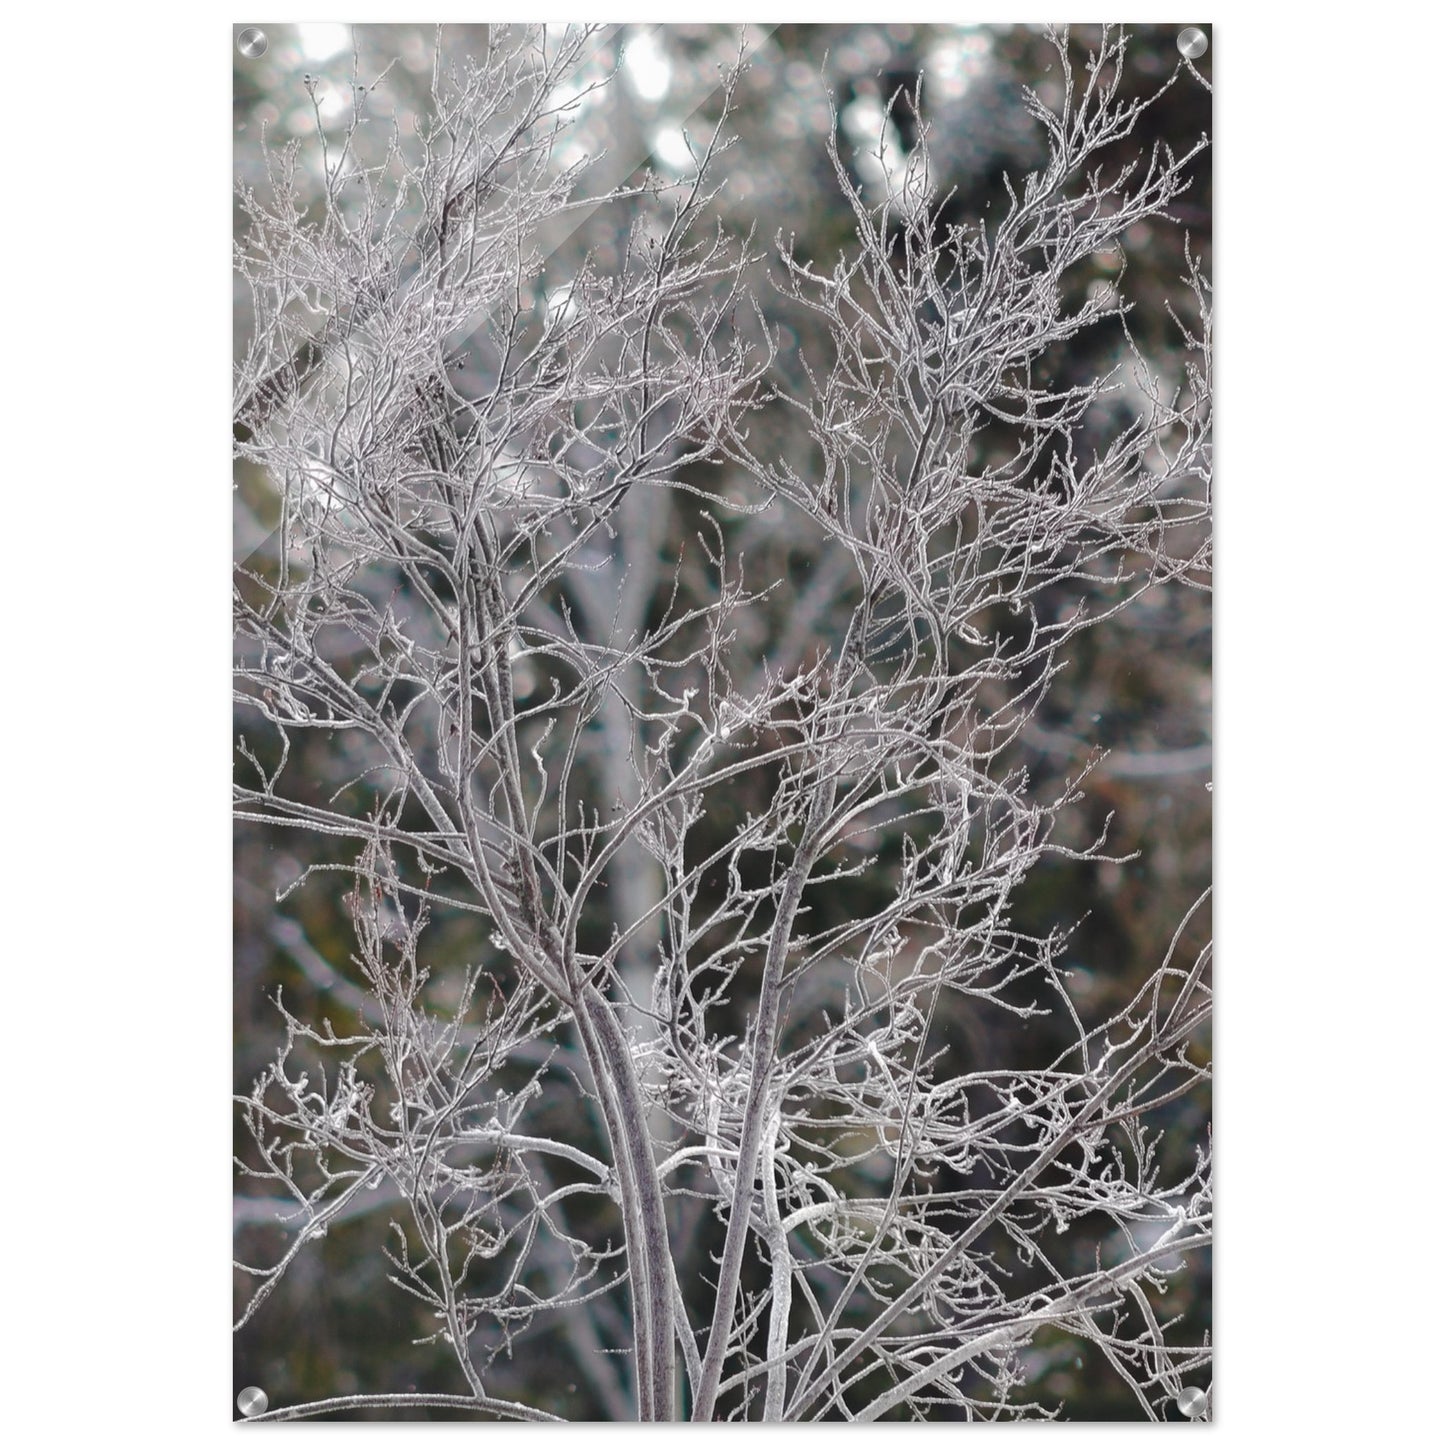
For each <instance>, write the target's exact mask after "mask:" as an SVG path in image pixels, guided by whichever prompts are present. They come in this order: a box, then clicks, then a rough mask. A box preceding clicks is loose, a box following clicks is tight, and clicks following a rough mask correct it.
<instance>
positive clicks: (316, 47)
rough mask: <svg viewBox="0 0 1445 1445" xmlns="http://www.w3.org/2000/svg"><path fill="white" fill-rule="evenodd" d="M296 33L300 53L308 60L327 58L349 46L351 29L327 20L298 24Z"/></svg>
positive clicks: (347, 48)
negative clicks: (320, 22) (299, 42)
mask: <svg viewBox="0 0 1445 1445" xmlns="http://www.w3.org/2000/svg"><path fill="white" fill-rule="evenodd" d="M296 34H297V36H298V37H299V39H300V41H301V50H302V53H303V54H304V55H305V56H306V58H307V59H308V60H329V59H330V58H331V57H332V56H333V55H335V54H337V53H338V52H339V51H342V50H349V49H350V48H351V29H350V27H349V26H346V25H337V24H335V23H331V22H328V23H327V24H324V25H298V26H297V27H296Z"/></svg>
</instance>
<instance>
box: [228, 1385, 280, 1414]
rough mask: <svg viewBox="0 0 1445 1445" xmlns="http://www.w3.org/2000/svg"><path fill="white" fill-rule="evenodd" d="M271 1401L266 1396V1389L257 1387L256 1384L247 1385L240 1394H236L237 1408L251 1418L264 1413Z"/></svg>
mask: <svg viewBox="0 0 1445 1445" xmlns="http://www.w3.org/2000/svg"><path fill="white" fill-rule="evenodd" d="M270 1403H271V1402H270V1401H269V1400H268V1399H267V1398H266V1392H265V1391H264V1390H260V1389H257V1388H256V1386H255V1385H247V1386H246V1388H245V1389H244V1390H242V1391H241V1393H240V1394H239V1395H237V1396H236V1408H237V1409H238V1410H239V1411H240V1412H241V1413H242V1414H243V1415H244V1416H245V1417H246V1418H247V1419H248V1420H249V1419H251V1417H252V1416H254V1415H264V1414H265V1413H266V1407H267V1406H268V1405H269V1404H270Z"/></svg>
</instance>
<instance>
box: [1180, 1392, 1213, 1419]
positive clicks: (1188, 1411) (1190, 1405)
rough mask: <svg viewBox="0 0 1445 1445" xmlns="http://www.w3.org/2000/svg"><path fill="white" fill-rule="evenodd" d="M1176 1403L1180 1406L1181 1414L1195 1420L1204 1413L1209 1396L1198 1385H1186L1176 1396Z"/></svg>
mask: <svg viewBox="0 0 1445 1445" xmlns="http://www.w3.org/2000/svg"><path fill="white" fill-rule="evenodd" d="M1174 1403H1175V1404H1176V1405H1177V1406H1178V1407H1179V1413H1180V1414H1181V1415H1184V1416H1186V1417H1187V1418H1188V1419H1190V1420H1193V1419H1195V1418H1197V1417H1198V1416H1200V1415H1202V1414H1203V1413H1204V1407H1205V1406H1206V1405H1208V1403H1209V1397H1208V1396H1207V1395H1206V1394H1205V1393H1204V1391H1203V1390H1201V1389H1200V1388H1199V1386H1198V1385H1186V1386H1185V1387H1184V1389H1182V1390H1181V1391H1180V1392H1179V1393H1178V1394H1177V1395H1176V1396H1175V1397H1174Z"/></svg>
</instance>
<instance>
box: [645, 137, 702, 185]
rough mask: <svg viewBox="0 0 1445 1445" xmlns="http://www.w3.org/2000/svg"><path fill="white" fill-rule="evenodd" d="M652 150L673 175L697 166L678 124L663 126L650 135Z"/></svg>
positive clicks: (681, 173) (683, 173)
mask: <svg viewBox="0 0 1445 1445" xmlns="http://www.w3.org/2000/svg"><path fill="white" fill-rule="evenodd" d="M652 152H653V154H654V155H655V156H656V157H657V158H658V160H660V161H661V162H662V163H663V165H665V166H666V167H667V168H668V170H670V171H672V172H673V173H674V174H675V175H685V174H686V173H687V172H689V171H692V170H695V169H696V167H697V163H696V162H695V161H694V160H693V158H692V151H691V150H690V149H689V148H688V144H687V137H686V136H684V135H683V133H682V130H681V128H680V127H678V126H675V125H667V126H663V128H662V129H661V130H659V131H658V132H657V133H656V134H655V135H654V136H653V137H652Z"/></svg>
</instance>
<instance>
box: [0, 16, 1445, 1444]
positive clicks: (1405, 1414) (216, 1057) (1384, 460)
mask: <svg viewBox="0 0 1445 1445" xmlns="http://www.w3.org/2000/svg"><path fill="white" fill-rule="evenodd" d="M527 8H528V7H525V6H522V5H517V6H514V7H512V9H513V13H514V14H516V13H518V12H522V11H523V10H525V9H527ZM408 13H411V14H416V15H418V16H421V17H424V18H428V19H435V18H466V19H469V20H476V19H480V18H485V12H483V13H482V14H478V13H477V12H471V13H468V14H466V15H465V16H464V17H462V16H448V15H445V14H443V15H441V16H438V13H437V11H436V10H434V9H430V8H421V9H419V8H418V7H416V6H409V5H408V6H403V5H398V4H395V3H393V4H388V5H380V6H379V5H375V4H353V5H351V6H349V7H348V8H347V9H346V10H345V11H342V12H338V11H336V10H334V9H328V10H325V11H322V12H315V11H313V12H310V13H303V14H301V15H299V16H296V15H293V16H292V17H288V18H297V19H314V20H323V19H343V20H365V19H379V20H397V19H400V18H404V16H405V15H406V14H408ZM1424 13H1425V12H1424V9H1423V7H1408V9H1407V7H1403V6H1388V5H1379V4H1376V5H1371V6H1369V7H1363V8H1361V9H1359V10H1350V9H1347V8H1346V7H1342V6H1318V5H1317V6H1314V7H1311V8H1310V9H1308V10H1303V9H1301V10H1298V11H1296V12H1295V15H1296V16H1299V17H1302V18H1291V17H1290V16H1288V15H1286V14H1284V13H1283V12H1275V13H1272V14H1271V13H1267V12H1266V11H1265V9H1264V7H1263V5H1261V4H1259V3H1253V4H1223V3H1216V4H1215V5H1213V6H1212V7H1211V9H1210V11H1209V12H1208V13H1207V14H1203V15H1201V14H1188V15H1184V14H1181V15H1180V16H1179V17H1178V19H1179V23H1180V24H1181V26H1182V25H1185V24H1189V23H1211V22H1212V23H1213V24H1214V25H1215V27H1216V28H1215V30H1214V45H1213V50H1212V53H1211V55H1210V57H1209V66H1210V73H1211V74H1212V76H1213V79H1214V82H1215V87H1216V90H1215V94H1216V129H1215V136H1214V139H1215V147H1216V148H1215V153H1214V160H1215V168H1216V180H1217V191H1216V197H1217V208H1216V221H1217V232H1216V241H1217V249H1216V257H1217V267H1216V275H1215V284H1216V292H1217V297H1218V311H1217V318H1218V329H1217V341H1218V377H1219V382H1220V408H1219V423H1218V440H1219V467H1218V502H1219V510H1218V531H1217V537H1218V547H1219V560H1220V577H1219V592H1218V598H1217V604H1216V619H1217V622H1218V638H1217V659H1218V664H1219V681H1218V689H1217V697H1218V702H1219V709H1218V715H1217V737H1218V740H1219V756H1218V764H1217V768H1216V773H1215V777H1216V790H1215V798H1216V802H1217V808H1218V814H1217V816H1218V823H1219V828H1218V834H1217V847H1216V859H1217V877H1216V881H1217V884H1218V886H1219V894H1218V907H1217V914H1216V916H1217V919H1218V922H1219V930H1220V955H1219V966H1218V973H1217V982H1218V988H1219V998H1220V1001H1221V1006H1222V1007H1221V1019H1220V1023H1219V1027H1218V1033H1217V1040H1218V1047H1217V1059H1218V1065H1219V1076H1220V1079H1219V1091H1218V1097H1219V1108H1218V1113H1217V1121H1216V1138H1217V1143H1218V1146H1219V1153H1220V1158H1221V1168H1220V1174H1219V1178H1220V1186H1221V1201H1220V1213H1221V1217H1222V1221H1223V1223H1222V1228H1221V1231H1220V1247H1219V1252H1218V1266H1217V1275H1216V1278H1217V1281H1218V1294H1217V1309H1216V1320H1217V1334H1218V1339H1219V1343H1220V1355H1219V1360H1218V1366H1217V1372H1216V1377H1215V1378H1216V1416H1217V1421H1218V1424H1217V1425H1216V1427H1215V1428H1216V1430H1217V1431H1221V1432H1222V1433H1223V1434H1224V1435H1226V1436H1228V1437H1230V1438H1231V1439H1237V1440H1242V1441H1248V1440H1255V1439H1259V1440H1273V1439H1274V1438H1276V1436H1277V1435H1278V1434H1280V1433H1281V1432H1286V1433H1288V1435H1289V1436H1290V1438H1296V1437H1298V1436H1304V1435H1310V1434H1313V1433H1314V1432H1316V1431H1324V1430H1326V1429H1328V1430H1329V1433H1330V1434H1331V1435H1333V1434H1334V1433H1335V1432H1336V1431H1337V1430H1343V1431H1349V1432H1350V1433H1354V1431H1356V1430H1359V1429H1361V1428H1364V1429H1371V1430H1373V1431H1375V1432H1377V1433H1378V1434H1379V1437H1380V1438H1381V1439H1385V1440H1412V1439H1415V1438H1423V1437H1424V1436H1425V1435H1426V1434H1427V1433H1429V1434H1430V1435H1431V1437H1432V1438H1434V1435H1433V1432H1434V1431H1435V1430H1438V1428H1439V1419H1438V1415H1437V1414H1435V1413H1434V1412H1435V1410H1436V1409H1437V1407H1436V1406H1435V1403H1434V1396H1433V1387H1434V1385H1435V1383H1436V1375H1435V1371H1434V1370H1433V1369H1432V1366H1434V1365H1435V1362H1436V1357H1437V1353H1438V1352H1437V1350H1435V1349H1434V1348H1432V1345H1433V1341H1432V1324H1433V1320H1432V1319H1431V1318H1430V1317H1427V1311H1429V1312H1430V1315H1431V1316H1433V1315H1434V1314H1436V1313H1437V1312H1438V1303H1437V1300H1438V1278H1439V1270H1438V1267H1437V1266H1436V1264H1435V1259H1436V1258H1437V1257H1438V1254H1439V1251H1440V1227H1439V1205H1438V1192H1439V1186H1438V1183H1437V1182H1436V1181H1437V1180H1438V1178H1439V1162H1438V1153H1439V1143H1440V1138H1441V1130H1440V1123H1439V1118H1440V1113H1441V1108H1442V1105H1441V1100H1440V1097H1439V1085H1438V1083H1437V1084H1436V1085H1435V1086H1434V1087H1430V1086H1429V1084H1428V1076H1429V1075H1430V1074H1432V1073H1435V1074H1437V1077H1438V1071H1436V1070H1434V1069H1432V1068H1431V1067H1430V1065H1431V1063H1432V1061H1433V1055H1434V1052H1435V1048H1436V1045H1437V1040H1438V1036H1439V1033H1440V1029H1441V1014H1440V1010H1439V990H1438V987H1437V985H1436V977H1437V975H1438V973H1439V970H1440V965H1441V961H1442V949H1441V945H1440V939H1439V929H1438V925H1437V922H1436V913H1437V910H1436V909H1435V907H1434V905H1433V902H1431V900H1432V899H1433V896H1434V895H1433V890H1434V889H1435V888H1436V887H1438V886H1439V880H1440V874H1441V869H1440V866H1439V865H1440V861H1441V860H1440V848H1439V846H1438V843H1437V841H1436V839H1437V837H1438V832H1439V817H1438V814H1439V811H1440V792H1441V786H1440V771H1441V747H1440V743H1441V730H1440V727H1439V722H1438V718H1439V704H1438V701H1437V700H1436V699H1437V691H1438V689H1437V687H1436V683H1435V675H1436V673H1437V672H1438V670H1439V662H1440V657H1441V645H1440V643H1439V641H1438V629H1437V628H1436V627H1435V626H1434V625H1433V624H1434V622H1435V614H1436V613H1437V612H1438V611H1439V610H1440V608H1441V603H1442V585H1441V574H1442V572H1445V567H1442V561H1441V559H1440V558H1439V556H1438V555H1437V549H1438V548H1439V547H1440V545H1441V542H1442V540H1445V532H1442V528H1441V520H1442V519H1441V508H1440V502H1439V497H1440V492H1441V489H1442V487H1445V468H1442V466H1441V462H1440V459H1439V458H1440V449H1439V444H1438V442H1437V441H1436V440H1435V438H1434V436H1433V432H1432V428H1431V425H1430V421H1431V417H1432V415H1433V414H1437V413H1438V412H1439V410H1440V400H1439V392H1440V387H1439V381H1438V375H1439V367H1438V362H1437V356H1438V352H1439V347H1440V340H1439V335H1440V322H1441V305H1440V299H1439V290H1440V277H1439V272H1440V256H1441V250H1442V247H1441V242H1440V237H1439V231H1438V217H1437V216H1436V215H1435V214H1434V212H1433V210H1432V206H1435V205H1438V193H1439V189H1440V185H1439V180H1440V176H1441V174H1442V164H1441V159H1440V118H1439V86H1440V64H1439V50H1440V44H1439V41H1440V27H1439V24H1438V22H1436V21H1432V22H1431V23H1430V26H1429V28H1425V27H1422V26H1420V25H1419V24H1418V22H1416V21H1415V20H1414V15H1416V14H1424ZM201 14H204V12H201V11H199V10H196V9H191V8H183V7H182V6H180V5H171V6H160V5H151V6H142V7H132V8H125V7H117V8H109V9H107V10H105V11H103V12H102V11H99V10H89V9H85V10H82V9H81V8H79V7H74V8H67V9H61V8H59V7H49V6H37V7H35V8H34V9H33V10H31V11H30V12H29V14H28V15H27V16H26V18H25V19H24V20H22V21H21V22H20V25H19V28H18V29H16V28H15V22H14V20H13V18H12V20H10V21H8V22H7V30H6V31H4V32H0V39H3V41H4V43H5V47H6V56H5V69H6V87H7V91H8V94H7V97H6V99H7V104H6V107H5V116H6V121H5V130H4V137H5V147H6V161H5V163H4V165H3V166H0V194H3V196H4V200H3V203H0V214H3V216H4V222H3V226H0V236H3V245H4V269H3V271H0V276H3V277H4V279H5V283H6V285H5V288H4V290H3V292H0V334H3V336H4V348H3V352H0V355H3V356H4V359H5V387H4V391H3V393H0V395H3V396H4V398H5V402H6V405H5V407H4V413H3V414H4V417H5V423H4V438H5V442H6V446H5V449H4V453H3V458H4V463H5V465H4V470H3V473H0V476H3V480H4V486H5V489H6V495H7V496H8V498H9V506H8V508H7V510H6V512H5V513H4V514H3V520H0V555H3V559H4V570H3V573H0V577H3V592H0V596H3V598H4V601H5V615H4V624H5V633H4V636H5V643H6V645H5V649H4V653H3V656H4V657H5V658H6V659H7V660H8V663H9V665H8V667H7V668H6V669H5V674H4V690H5V691H4V696H5V705H4V708H3V712H0V726H3V728H4V741H5V747H4V752H3V754H0V756H3V758H4V761H5V770H4V776H5V777H6V778H8V784H7V785H6V786H5V788H4V792H3V795H0V796H3V803H4V811H3V813H0V819H3V825H4V834H5V835H6V836H5V843H4V849H3V853H4V857H5V861H6V869H5V874H4V876H5V879H6V882H7V884H8V887H7V888H6V910H5V911H6V915H7V919H6V923H7V926H6V927H5V928H4V929H3V932H0V954H3V957H4V958H5V959H6V960H7V961H6V962H5V963H4V964H3V965H0V968H3V973H0V978H3V979H4V981H5V985H6V986H5V987H4V988H3V991H0V1021H3V1027H0V1039H3V1045H0V1059H3V1067H4V1082H5V1089H4V1094H3V1100H4V1108H5V1117H6V1128H5V1131H4V1135H3V1140H4V1157H5V1158H6V1159H7V1161H8V1167H7V1169H6V1171H5V1172H6V1178H7V1181H8V1182H7V1183H6V1184H5V1185H4V1186H3V1190H0V1198H3V1199H4V1210H5V1216H6V1224H5V1232H4V1235H3V1240H4V1252H5V1273H4V1278H3V1283H0V1289H3V1294H4V1297H5V1299H6V1313H7V1315H9V1316H10V1317H11V1319H12V1321H13V1326H12V1329H11V1330H10V1331H7V1334H8V1335H9V1336H10V1339H9V1343H8V1345H7V1347H6V1348H7V1351H8V1353H7V1357H6V1360H5V1364H6V1369H5V1371H4V1373H3V1376H0V1379H3V1380H4V1381H5V1384H4V1386H3V1389H4V1391H5V1392H6V1394H8V1399H7V1398H5V1397H4V1396H3V1395H0V1418H5V1419H6V1420H7V1421H8V1422H10V1423H11V1428H12V1429H14V1428H15V1426H16V1425H17V1424H18V1426H19V1432H20V1433H19V1434H18V1435H12V1438H19V1439H23V1440H27V1441H28V1440H31V1439H35V1438H42V1435H43V1436H44V1437H49V1436H50V1435H51V1434H52V1432H54V1433H55V1434H57V1435H58V1436H59V1438H61V1439H67V1440H68V1439H72V1438H85V1437H93V1438H96V1439H102V1438H104V1439H111V1438H115V1437H119V1436H128V1437H134V1438H143V1439H145V1440H147V1441H161V1442H169V1441H173V1440H174V1441H187V1442H189V1441H206V1440H211V1439H216V1438H219V1437H220V1435H221V1434H222V1433H223V1432H224V1431H226V1430H228V1429H230V1428H231V1425H230V1421H231V1416H232V1407H231V1400H232V1397H233V1394H234V1387H233V1383H232V1380H231V1374H230V1354H229V1349H230V1341H229V1338H228V1333H229V1323H230V1301H231V1295H230V1267H229V1258H230V1217H229V1215H230V1210H229V1200H230V1185H231V1170H230V1157H229V1150H230V1131H231V1107H230V1102H229V1091H230V1060H229V1052H230V992H229V985H230V934H229V901H228V900H229V884H230V851H229V825H228V794H229V767H230V707H229V672H228V665H229V636H230V628H229V585H230V584H229V568H230V530H229V528H230V516H229V481H230V456H229V414H228V413H229V406H230V372H229V365H230V360H229V359H230V348H229V330H230V304H231V288H230V280H229V274H228V270H229V248H230V220H231V200H230V190H229V186H230V175H231V161H230V141H231V128H230V69H231V44H232V35H233V22H234V23H246V22H249V21H252V20H255V21H256V22H257V23H261V24H262V25H263V26H264V24H265V20H266V17H265V16H263V15H262V16H249V15H241V14H232V15H229V16H226V17H225V18H218V19H202V18H197V17H198V15H201ZM854 15H856V18H858V19H860V20H872V19H876V20H880V21H881V20H885V19H894V18H907V19H909V20H925V19H948V20H965V19H970V18H973V19H979V20H988V21H996V20H1007V19H1016V20H1037V19H1041V18H1047V17H1045V16H1041V15H1040V14H1039V11H1038V8H1037V7H1036V6H1031V7H1027V8H1021V7H1019V6H1016V5H1010V4H1001V3H990V4H989V5H988V6H987V7H986V9H985V10H984V11H980V12H977V13H970V12H969V11H967V10H963V11H960V10H958V9H953V8H950V9H948V10H946V11H945V10H943V9H942V8H941V7H938V6H930V5H923V6H919V5H914V6H910V7H907V14H906V17H904V16H899V15H896V14H889V13H887V11H886V8H885V7H877V8H874V9H873V10H871V11H870V10H868V9H864V8H861V7H858V8H855V7H836V6H830V7H828V8H827V9H826V10H824V9H822V8H821V7H819V8H818V9H816V10H814V11H813V12H812V13H810V12H809V10H808V9H802V8H796V7H795V8H794V9H793V10H791V11H789V12H787V15H786V18H788V19H790V20H801V19H817V20H824V19H826V20H829V21H839V20H844V19H849V18H854ZM740 16H741V18H752V19H758V20H764V21H771V20H773V19H775V18H782V17H780V16H773V15H771V14H768V13H766V12H763V13H761V14H760V13H758V12H757V11H747V12H738V11H733V12H731V13H729V12H727V11H719V10H717V9H711V10H708V11H706V12H704V13H701V14H698V15H696V16H694V15H692V14H691V13H689V17H688V18H690V19H692V18H697V19H702V18H708V19H718V20H726V19H736V18H740ZM562 18H577V16H576V14H575V12H573V13H571V14H568V15H566V16H564V17H562ZM605 18H609V19H625V20H629V21H636V20H667V19H669V18H671V19H676V18H677V11H676V8H675V6H674V7H657V6H651V7H638V6H626V7H623V10H622V13H620V14H617V15H615V16H608V17H605ZM1075 18H1077V19H1080V20H1084V19H1096V18H1098V17H1095V16H1078V17H1075ZM1151 18H1157V16H1151ZM1367 168H1368V170H1367ZM1427 348H1428V350H1427ZM138 498H140V499H143V500H142V501H141V502H140V503H139V504H138V500H137V499H138ZM1427 905H1428V906H1427ZM1432 1277H1433V1278H1432ZM17 1417H18V1419H17ZM336 1428H339V1429H340V1430H342V1431H343V1432H349V1431H353V1430H355V1429H356V1427H354V1426H340V1427H336ZM392 1428H393V1431H394V1432H395V1434H400V1435H402V1436H405V1437H406V1438H408V1439H418V1440H421V1439H425V1438H427V1436H426V1434H425V1431H424V1429H423V1427H419V1426H395V1427H392ZM475 1428H479V1429H481V1428H484V1429H487V1430H492V1431H495V1430H498V1429H509V1430H510V1429H517V1428H521V1427H506V1426H498V1425H486V1426H477V1427H475ZM530 1428H537V1427H530ZM749 1428H750V1429H754V1430H760V1429H762V1428H764V1427H759V1426H753V1427H749ZM860 1428H865V1429H874V1430H884V1429H886V1428H889V1427H860ZM1021 1428H1025V1429H1029V1428H1041V1427H1021ZM1085 1428H1086V1429H1087V1430H1088V1431H1089V1433H1090V1434H1091V1435H1093V1436H1100V1435H1103V1436H1113V1435H1118V1436H1119V1437H1120V1438H1123V1436H1124V1428H1123V1427H1114V1426H1096V1427H1085ZM395 1434H394V1435H393V1436H392V1437H391V1438H395ZM330 1438H337V1437H335V1436H332V1437H330ZM1131 1438H1134V1437H1132V1436H1131Z"/></svg>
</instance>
